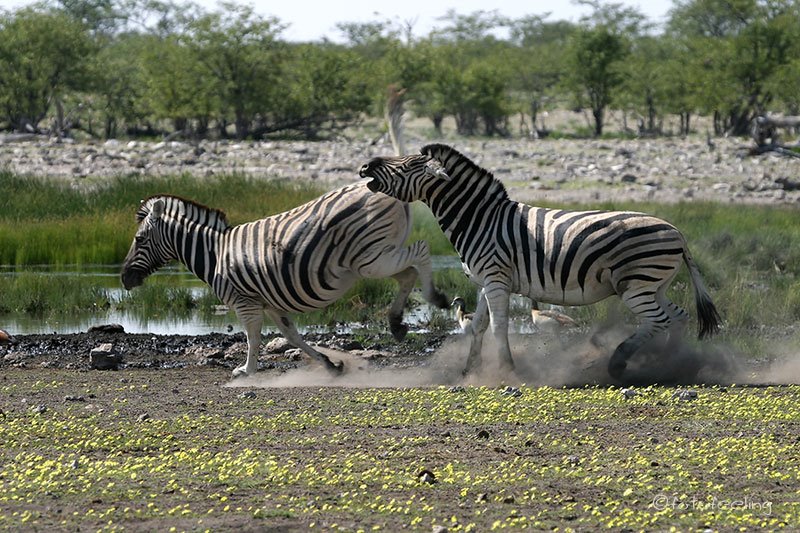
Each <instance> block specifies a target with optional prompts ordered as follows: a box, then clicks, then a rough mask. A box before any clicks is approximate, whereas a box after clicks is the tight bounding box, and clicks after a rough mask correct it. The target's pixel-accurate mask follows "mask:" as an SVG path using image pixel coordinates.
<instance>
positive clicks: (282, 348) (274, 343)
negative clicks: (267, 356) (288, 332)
mask: <svg viewBox="0 0 800 533" xmlns="http://www.w3.org/2000/svg"><path fill="white" fill-rule="evenodd" d="M293 348H294V346H292V345H291V344H290V343H289V341H287V340H286V339H284V338H283V337H275V338H274V339H272V340H271V341H269V342H268V343H267V344H266V346H264V350H265V351H266V352H267V353H284V352H286V351H287V350H291V349H293Z"/></svg>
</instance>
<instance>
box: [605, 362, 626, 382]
mask: <svg viewBox="0 0 800 533" xmlns="http://www.w3.org/2000/svg"><path fill="white" fill-rule="evenodd" d="M626 366H628V363H626V362H625V361H624V360H622V361H620V360H614V358H613V357H612V358H611V361H609V362H608V375H609V376H611V377H612V378H614V379H620V378H621V377H622V373H623V372H625V367H626Z"/></svg>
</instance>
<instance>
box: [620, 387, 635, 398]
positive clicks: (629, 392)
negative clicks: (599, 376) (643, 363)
mask: <svg viewBox="0 0 800 533" xmlns="http://www.w3.org/2000/svg"><path fill="white" fill-rule="evenodd" d="M619 392H620V393H621V394H622V396H623V398H625V399H626V400H630V399H631V398H635V397H636V396H639V392H638V391H635V390H633V389H622V390H621V391H619Z"/></svg>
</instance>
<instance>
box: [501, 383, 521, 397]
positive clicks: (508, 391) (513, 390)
mask: <svg viewBox="0 0 800 533" xmlns="http://www.w3.org/2000/svg"><path fill="white" fill-rule="evenodd" d="M500 394H502V395H503V396H511V397H512V398H519V397H520V396H522V391H521V390H519V389H518V388H517V387H511V386H508V387H506V388H505V389H503V392H501V393H500Z"/></svg>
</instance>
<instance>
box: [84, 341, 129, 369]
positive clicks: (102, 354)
mask: <svg viewBox="0 0 800 533" xmlns="http://www.w3.org/2000/svg"><path fill="white" fill-rule="evenodd" d="M121 362H122V357H121V356H119V355H117V353H116V351H115V350H114V345H113V344H111V343H110V342H104V343H103V344H101V345H99V346H97V347H95V348H92V351H90V352H89V365H90V366H91V368H94V369H96V370H116V369H117V368H119V364H120V363H121Z"/></svg>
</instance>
